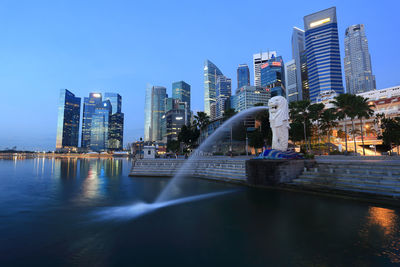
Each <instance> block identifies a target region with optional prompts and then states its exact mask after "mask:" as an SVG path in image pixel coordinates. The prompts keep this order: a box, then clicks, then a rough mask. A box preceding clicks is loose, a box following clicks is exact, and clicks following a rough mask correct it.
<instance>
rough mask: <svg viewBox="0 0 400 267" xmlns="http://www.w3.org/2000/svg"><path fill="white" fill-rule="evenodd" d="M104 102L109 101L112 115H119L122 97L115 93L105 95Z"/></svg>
mask: <svg viewBox="0 0 400 267" xmlns="http://www.w3.org/2000/svg"><path fill="white" fill-rule="evenodd" d="M104 100H110V103H111V106H112V111H111V113H112V114H115V113H121V107H122V97H121V96H120V95H119V94H117V93H105V94H104Z"/></svg>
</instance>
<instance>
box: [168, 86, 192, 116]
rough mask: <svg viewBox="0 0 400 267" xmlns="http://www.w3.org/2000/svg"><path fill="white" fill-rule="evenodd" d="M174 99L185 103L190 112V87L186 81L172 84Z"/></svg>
mask: <svg viewBox="0 0 400 267" xmlns="http://www.w3.org/2000/svg"><path fill="white" fill-rule="evenodd" d="M172 98H175V99H179V101H180V102H185V103H186V104H187V108H188V110H189V111H190V85H189V84H187V83H186V82H184V81H179V82H174V83H172Z"/></svg>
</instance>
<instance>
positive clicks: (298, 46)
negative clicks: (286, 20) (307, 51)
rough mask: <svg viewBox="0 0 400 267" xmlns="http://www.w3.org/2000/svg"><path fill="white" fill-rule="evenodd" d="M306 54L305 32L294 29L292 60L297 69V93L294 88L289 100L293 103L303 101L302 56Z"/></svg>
mask: <svg viewBox="0 0 400 267" xmlns="http://www.w3.org/2000/svg"><path fill="white" fill-rule="evenodd" d="M303 52H304V31H303V30H301V29H299V28H297V27H293V33H292V59H293V60H294V64H295V68H296V76H295V78H296V92H297V94H296V93H295V92H294V90H295V89H294V87H293V88H292V90H289V91H292V92H288V93H289V95H290V96H291V97H289V98H288V100H289V101H290V102H291V101H300V100H303V87H302V79H301V59H300V58H301V54H302V53H303Z"/></svg>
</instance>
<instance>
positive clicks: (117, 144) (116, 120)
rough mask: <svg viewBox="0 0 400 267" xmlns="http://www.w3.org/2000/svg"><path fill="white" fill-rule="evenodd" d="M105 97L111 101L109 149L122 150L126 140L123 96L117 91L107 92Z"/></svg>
mask: <svg viewBox="0 0 400 267" xmlns="http://www.w3.org/2000/svg"><path fill="white" fill-rule="evenodd" d="M104 99H105V100H109V101H110V103H111V115H110V122H109V136H108V149H110V150H122V149H123V141H124V113H122V97H121V96H120V95H119V94H117V93H105V94H104Z"/></svg>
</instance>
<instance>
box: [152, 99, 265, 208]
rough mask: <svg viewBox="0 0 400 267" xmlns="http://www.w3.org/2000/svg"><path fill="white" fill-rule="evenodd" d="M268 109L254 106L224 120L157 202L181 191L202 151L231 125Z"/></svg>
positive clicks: (182, 168) (164, 190)
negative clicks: (184, 179) (181, 184)
mask: <svg viewBox="0 0 400 267" xmlns="http://www.w3.org/2000/svg"><path fill="white" fill-rule="evenodd" d="M266 109H268V108H267V107H265V106H259V107H253V108H249V109H246V110H244V111H242V112H240V113H238V114H236V115H235V116H233V117H232V118H230V119H229V120H227V121H226V122H224V123H223V124H222V125H221V126H220V127H219V128H218V129H217V130H216V131H215V132H214V133H213V134H212V135H210V136H209V137H208V138H207V139H206V140H205V141H204V142H203V143H202V144H201V145H200V146H199V147H198V148H197V149H196V151H195V153H193V154H192V155H191V156H190V157H189V159H187V160H186V161H185V163H184V164H183V165H182V167H181V168H180V169H179V170H178V172H177V173H176V174H175V176H174V177H173V178H172V180H171V181H170V182H169V183H168V184H167V186H166V187H165V188H164V189H163V191H161V193H160V195H159V196H158V197H157V199H156V201H155V203H160V202H164V201H168V200H170V199H171V197H173V195H174V192H179V189H180V186H179V185H180V182H181V181H182V180H183V179H182V178H183V177H185V176H187V175H190V174H191V173H193V171H194V170H193V163H195V161H196V160H197V159H198V158H200V157H202V156H201V155H200V154H201V152H205V151H207V150H209V149H210V148H211V146H212V145H214V144H215V143H216V142H217V141H218V140H219V139H220V138H221V137H222V136H223V135H224V134H226V132H228V131H231V127H232V126H233V125H234V124H235V123H236V122H237V121H241V120H243V119H245V118H246V117H247V116H250V115H253V114H255V113H257V112H259V111H261V110H266Z"/></svg>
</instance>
